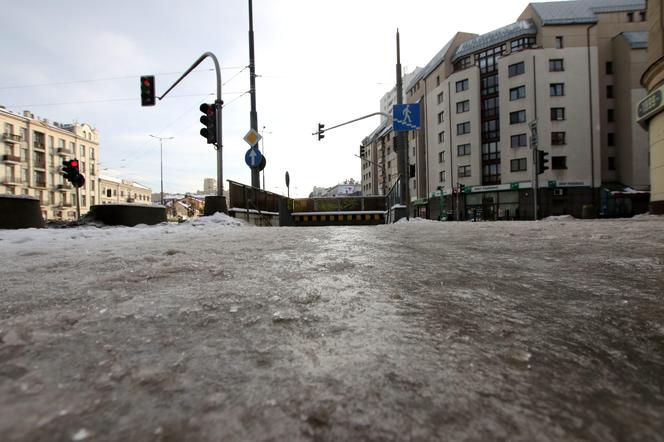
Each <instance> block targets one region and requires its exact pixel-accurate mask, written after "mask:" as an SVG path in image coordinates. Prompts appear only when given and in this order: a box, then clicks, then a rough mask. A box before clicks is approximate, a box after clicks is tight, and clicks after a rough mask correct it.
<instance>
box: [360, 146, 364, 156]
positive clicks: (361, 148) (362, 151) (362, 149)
mask: <svg viewBox="0 0 664 442" xmlns="http://www.w3.org/2000/svg"><path fill="white" fill-rule="evenodd" d="M360 158H364V146H363V145H360Z"/></svg>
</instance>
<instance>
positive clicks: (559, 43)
mask: <svg viewBox="0 0 664 442" xmlns="http://www.w3.org/2000/svg"><path fill="white" fill-rule="evenodd" d="M562 48H563V37H562V36H560V35H558V36H556V49H562Z"/></svg>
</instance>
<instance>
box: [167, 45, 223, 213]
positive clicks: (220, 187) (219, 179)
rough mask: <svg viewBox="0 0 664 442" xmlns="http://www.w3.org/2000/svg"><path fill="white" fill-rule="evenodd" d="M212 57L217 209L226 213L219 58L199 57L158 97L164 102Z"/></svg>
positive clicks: (210, 54) (210, 53)
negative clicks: (214, 74) (183, 81)
mask: <svg viewBox="0 0 664 442" xmlns="http://www.w3.org/2000/svg"><path fill="white" fill-rule="evenodd" d="M208 57H210V58H211V59H212V61H213V62H214V68H215V71H216V74H217V99H216V100H215V102H214V108H215V111H216V112H215V115H216V118H217V124H216V129H217V137H216V139H217V144H216V149H217V196H218V197H219V198H220V199H221V201H219V204H218V205H217V208H218V209H219V210H218V211H223V212H226V211H227V208H226V201H225V199H224V174H223V160H222V151H223V143H222V138H221V135H222V130H221V123H222V118H221V109H222V106H223V104H224V103H223V101H221V69H220V68H219V61H218V60H217V57H215V55H214V54H213V53H212V52H205V53H204V54H203V55H201V56H200V57H198V60H196V61H195V62H194V64H193V65H191V67H190V68H189V69H187V71H186V72H185V73H184V74H182V76H181V77H180V78H178V79H177V81H176V82H175V83H173V85H172V86H171V87H170V88H168V90H167V91H166V92H164V94H163V95H162V96H161V97H158V98H159V100H160V101H161V100H163V99H164V97H165V96H166V95H167V94H168V93H169V92H170V91H171V90H173V88H174V87H175V86H177V84H178V83H180V81H182V79H184V77H186V76H187V75H189V73H191V71H193V70H194V69H195V68H196V66H198V65H199V64H201V62H202V61H203V60H205V59H206V58H208Z"/></svg>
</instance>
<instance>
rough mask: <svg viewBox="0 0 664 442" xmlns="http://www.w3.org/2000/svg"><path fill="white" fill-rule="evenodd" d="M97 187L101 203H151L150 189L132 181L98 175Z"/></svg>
mask: <svg viewBox="0 0 664 442" xmlns="http://www.w3.org/2000/svg"><path fill="white" fill-rule="evenodd" d="M99 189H100V191H101V194H100V201H101V204H122V203H135V204H152V201H151V194H152V190H151V189H150V188H149V187H145V186H143V185H142V184H138V183H136V182H134V181H129V180H122V179H118V178H112V177H108V176H100V177H99Z"/></svg>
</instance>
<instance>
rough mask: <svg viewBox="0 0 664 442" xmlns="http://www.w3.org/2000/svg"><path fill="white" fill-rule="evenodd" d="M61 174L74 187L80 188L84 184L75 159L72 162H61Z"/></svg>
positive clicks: (83, 178)
mask: <svg viewBox="0 0 664 442" xmlns="http://www.w3.org/2000/svg"><path fill="white" fill-rule="evenodd" d="M62 172H63V175H64V177H65V179H66V180H67V181H69V182H70V183H72V185H73V186H74V187H82V186H83V185H84V184H85V177H84V176H83V175H81V173H80V172H79V162H78V160H77V159H76V158H74V159H73V160H69V161H67V160H64V161H63V162H62Z"/></svg>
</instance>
